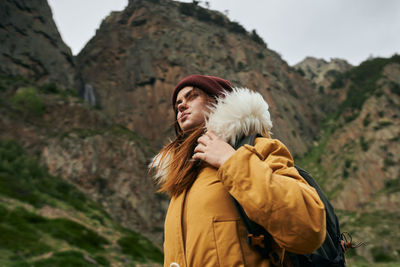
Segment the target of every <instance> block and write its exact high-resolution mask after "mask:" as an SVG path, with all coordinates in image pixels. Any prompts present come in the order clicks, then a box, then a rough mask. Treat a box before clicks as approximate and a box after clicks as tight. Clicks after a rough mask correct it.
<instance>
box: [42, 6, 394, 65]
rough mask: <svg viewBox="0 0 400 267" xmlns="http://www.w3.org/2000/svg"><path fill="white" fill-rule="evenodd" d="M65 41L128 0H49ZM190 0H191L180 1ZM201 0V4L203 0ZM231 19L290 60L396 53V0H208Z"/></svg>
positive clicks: (79, 44) (86, 33)
mask: <svg viewBox="0 0 400 267" xmlns="http://www.w3.org/2000/svg"><path fill="white" fill-rule="evenodd" d="M48 2H49V4H50V6H51V8H52V11H53V17H54V20H55V22H56V24H57V26H58V30H59V32H60V34H61V36H62V38H63V40H64V42H65V43H66V44H67V45H68V46H69V47H71V50H72V53H73V54H74V55H76V54H78V53H79V51H80V50H81V49H82V48H83V47H84V46H85V44H86V42H87V41H89V39H90V38H92V36H93V35H94V34H95V32H96V29H97V28H98V27H99V26H100V23H101V21H102V20H103V19H104V18H105V17H106V16H107V15H108V14H109V13H110V12H111V11H117V10H123V9H124V8H125V6H126V5H127V3H128V0H48ZM183 2H192V1H183ZM200 2H202V4H201V5H202V6H205V2H206V1H200ZM208 3H209V5H210V8H211V9H214V10H219V11H221V12H223V13H226V10H227V11H228V13H227V14H228V16H229V18H230V19H231V20H234V21H237V22H239V23H240V24H242V25H243V26H244V27H245V28H246V29H247V30H248V31H251V30H253V29H255V30H256V31H257V33H258V34H259V35H260V36H261V37H262V38H263V39H264V41H265V42H266V43H267V45H268V47H269V48H270V49H272V50H274V51H276V52H278V53H279V54H281V56H282V58H283V59H284V60H286V61H287V62H288V63H289V64H290V65H294V64H296V63H298V62H300V61H301V60H303V59H304V58H305V57H306V56H313V57H317V58H323V59H325V60H327V61H329V60H330V59H331V58H343V59H346V60H347V61H348V62H349V63H351V64H353V65H358V64H359V63H360V62H362V61H364V60H365V59H367V58H368V57H369V56H373V57H377V56H381V57H390V56H392V55H393V54H395V53H397V54H400V0H246V1H243V0H210V1H208Z"/></svg>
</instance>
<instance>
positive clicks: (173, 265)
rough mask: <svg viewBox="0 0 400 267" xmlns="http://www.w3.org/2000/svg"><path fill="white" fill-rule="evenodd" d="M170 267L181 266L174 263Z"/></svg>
mask: <svg viewBox="0 0 400 267" xmlns="http://www.w3.org/2000/svg"><path fill="white" fill-rule="evenodd" d="M169 267H180V265H179V264H178V263H176V262H173V263H171V264H170V265H169Z"/></svg>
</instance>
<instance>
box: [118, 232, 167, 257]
mask: <svg viewBox="0 0 400 267" xmlns="http://www.w3.org/2000/svg"><path fill="white" fill-rule="evenodd" d="M118 244H119V246H120V247H121V249H122V252H124V253H125V254H127V255H131V256H132V257H133V258H134V259H135V260H137V261H140V262H146V261H148V260H151V261H155V262H162V261H163V254H162V253H161V252H160V250H158V249H156V248H155V247H154V246H153V245H152V244H151V243H150V241H148V240H147V239H143V237H141V236H139V235H138V234H136V233H135V232H132V231H126V234H125V236H124V237H122V238H120V239H119V240H118Z"/></svg>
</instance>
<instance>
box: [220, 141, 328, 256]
mask: <svg viewBox="0 0 400 267" xmlns="http://www.w3.org/2000/svg"><path fill="white" fill-rule="evenodd" d="M218 177H219V178H220V179H221V181H222V183H223V184H224V186H225V187H226V188H227V189H228V191H229V193H230V194H231V195H232V196H233V197H234V198H235V199H236V200H237V201H239V203H240V204H241V205H242V207H243V209H244V210H245V212H246V214H247V216H248V217H249V218H250V219H251V220H253V221H255V222H256V223H258V224H260V225H262V226H263V227H264V228H265V229H266V230H267V231H268V232H269V233H270V234H271V235H272V237H273V238H274V240H275V242H276V243H277V244H278V245H279V246H281V247H282V248H285V249H286V250H287V251H290V252H294V253H298V254H310V253H312V252H313V251H315V250H316V249H317V248H318V247H320V246H321V244H322V243H323V242H324V240H325V234H326V230H325V229H326V227H325V224H326V221H325V220H326V219H325V208H324V204H323V202H322V201H321V200H320V198H319V196H318V194H317V192H316V190H315V189H314V188H313V187H311V186H310V185H308V184H307V182H306V181H305V180H304V179H303V178H302V177H301V176H300V174H299V173H298V171H297V170H296V168H295V167H294V163H293V158H292V156H291V155H290V153H289V151H288V149H287V148H286V147H285V146H284V145H283V144H282V143H281V142H280V141H278V140H276V139H270V138H257V139H256V143H255V146H254V147H253V146H250V145H245V146H243V147H241V148H239V149H238V150H237V151H236V152H235V154H234V155H233V156H231V157H230V158H229V159H228V160H227V161H226V162H225V163H224V164H223V165H222V166H221V167H220V168H219V170H218Z"/></svg>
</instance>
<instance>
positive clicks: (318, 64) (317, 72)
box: [294, 57, 353, 89]
mask: <svg viewBox="0 0 400 267" xmlns="http://www.w3.org/2000/svg"><path fill="white" fill-rule="evenodd" d="M352 67H353V66H352V65H350V64H349V63H348V62H347V61H346V60H343V59H339V58H333V59H331V61H329V62H327V61H325V60H324V59H318V58H314V57H306V58H305V59H304V60H302V61H301V62H299V63H297V64H296V65H294V68H295V69H297V70H298V71H299V72H300V73H301V74H302V75H303V76H304V77H305V78H306V79H308V80H310V81H311V82H312V83H313V84H315V86H316V87H317V88H320V86H322V87H324V88H328V89H329V86H330V83H332V82H333V80H334V79H335V77H336V76H337V75H338V74H339V73H343V72H346V71H348V70H349V69H351V68H352Z"/></svg>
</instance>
